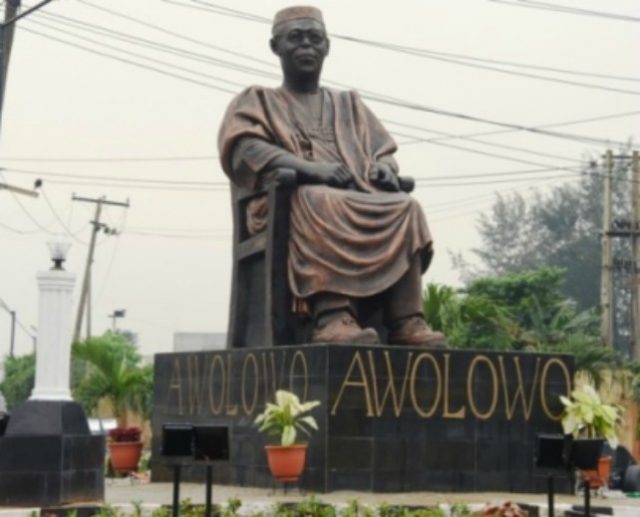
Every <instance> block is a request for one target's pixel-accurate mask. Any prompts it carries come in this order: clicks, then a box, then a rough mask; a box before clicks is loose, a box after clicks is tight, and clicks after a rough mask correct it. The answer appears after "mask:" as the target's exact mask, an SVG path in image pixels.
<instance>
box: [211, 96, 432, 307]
mask: <svg viewBox="0 0 640 517" xmlns="http://www.w3.org/2000/svg"><path fill="white" fill-rule="evenodd" d="M320 95H322V96H323V99H322V110H321V113H322V114H321V117H320V120H312V118H310V117H309V111H310V110H309V109H307V108H308V104H307V103H306V102H305V98H304V97H300V96H298V95H296V96H294V95H293V94H291V93H290V92H288V91H286V90H285V89H284V88H276V89H271V88H263V87H258V86H253V87H251V88H248V89H247V90H245V91H244V92H242V93H241V94H240V95H238V96H237V97H236V98H235V99H234V100H233V101H232V102H231V104H230V106H229V108H228V109H227V112H226V114H225V117H224V120H223V122H222V125H221V128H220V133H219V139H218V146H219V151H220V160H221V163H222V168H223V170H224V172H225V173H226V174H227V176H228V177H229V178H230V179H231V181H233V182H235V183H236V184H238V185H241V186H244V187H250V188H252V187H256V186H257V185H260V184H261V182H262V181H263V180H264V175H265V174H266V173H267V172H268V170H269V164H270V162H272V161H273V160H274V159H275V158H276V157H277V156H278V155H279V154H281V153H291V154H293V155H295V156H297V157H300V158H303V159H305V160H308V161H319V162H342V163H343V164H345V165H346V166H347V168H348V169H349V171H351V173H352V174H353V183H352V186H351V188H349V189H338V188H333V187H329V186H326V185H301V186H299V187H298V188H297V189H296V190H295V192H294V193H293V195H292V199H291V215H290V242H289V254H288V257H289V258H288V265H287V269H288V278H289V286H290V288H291V291H292V293H293V294H294V296H295V297H296V298H298V299H307V298H308V297H310V296H312V295H314V294H317V293H323V292H329V293H336V294H341V295H345V296H348V297H356V298H360V297H366V296H371V295H375V294H378V293H381V292H383V291H385V290H386V289H388V288H389V287H391V286H392V285H393V284H395V283H396V282H397V281H398V280H399V279H400V278H401V277H402V275H403V274H404V273H405V272H406V271H407V270H408V269H409V266H410V264H411V262H412V261H413V260H415V258H416V255H419V257H420V259H421V264H422V270H423V271H424V270H425V269H426V268H427V266H428V264H429V262H430V259H431V255H432V250H431V242H432V241H431V235H430V232H429V228H428V226H427V222H426V219H425V217H424V214H423V212H422V210H421V208H420V206H419V204H418V203H417V202H416V201H415V200H414V199H413V198H411V197H410V196H408V195H407V194H405V193H402V192H385V191H381V190H379V189H378V188H377V187H376V186H374V185H373V184H372V183H371V181H370V180H369V172H370V170H371V168H372V166H373V165H374V164H375V163H376V162H377V161H380V160H383V161H386V162H387V163H389V164H390V165H391V166H392V167H393V166H394V164H395V161H394V160H393V158H392V154H393V153H394V152H395V150H396V145H395V142H394V141H393V139H392V138H391V136H390V135H389V134H388V133H387V131H386V130H385V129H384V127H383V126H382V124H381V123H380V121H379V120H378V119H377V118H376V117H375V116H374V115H373V113H371V111H370V110H369V109H368V108H367V107H366V106H365V105H364V103H363V102H362V100H361V99H360V97H359V95H358V94H357V93H356V92H354V91H335V90H330V89H325V88H322V89H321V93H320ZM267 210H268V208H267V206H266V199H265V198H262V199H260V200H258V201H257V202H256V203H255V204H253V205H252V206H250V207H248V227H249V231H250V232H251V233H255V232H257V231H260V230H261V229H262V228H263V226H264V220H265V217H264V216H265V214H266V211H267Z"/></svg>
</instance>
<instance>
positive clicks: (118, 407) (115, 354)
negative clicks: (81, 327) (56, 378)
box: [72, 332, 153, 472]
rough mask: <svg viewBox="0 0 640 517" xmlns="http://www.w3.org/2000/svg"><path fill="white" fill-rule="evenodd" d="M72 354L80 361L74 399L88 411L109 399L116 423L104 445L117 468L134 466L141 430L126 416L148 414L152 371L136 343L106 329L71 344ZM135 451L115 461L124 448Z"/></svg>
mask: <svg viewBox="0 0 640 517" xmlns="http://www.w3.org/2000/svg"><path fill="white" fill-rule="evenodd" d="M72 351H73V356H74V358H75V359H76V360H78V361H81V362H80V364H79V367H81V368H82V370H83V371H81V372H80V373H79V375H80V376H81V379H80V380H79V382H78V385H77V387H76V389H75V397H76V399H77V400H78V401H79V402H80V403H81V404H82V405H83V407H84V408H85V410H86V411H87V412H88V413H90V414H91V413H93V414H95V413H97V410H98V406H99V404H100V403H101V402H104V401H106V402H108V405H109V406H110V409H111V413H112V414H113V416H114V417H115V418H116V421H117V425H118V427H116V428H115V429H113V430H111V431H110V432H109V435H108V441H107V447H108V449H109V454H110V460H111V464H112V465H113V468H114V470H115V471H117V472H131V471H135V470H137V465H138V462H139V461H140V455H141V453H142V441H141V439H140V435H141V430H140V428H139V427H130V426H129V422H128V417H129V415H130V414H131V413H136V414H138V415H140V416H141V417H143V418H145V419H146V418H148V414H149V413H150V401H151V396H152V390H153V371H152V368H151V367H150V366H142V365H141V364H140V362H141V358H140V355H139V353H138V351H137V350H136V348H135V346H134V345H133V344H132V343H131V342H129V341H128V340H127V339H126V338H125V337H124V336H123V335H120V334H114V333H111V332H107V333H106V334H104V335H103V336H99V337H94V338H90V339H87V340H86V341H82V342H77V343H74V344H73V348H72ZM125 449H126V450H128V452H127V453H131V454H136V457H135V458H130V459H129V460H127V463H126V464H117V463H118V462H119V461H120V460H119V459H116V457H118V458H119V457H120V456H121V455H122V451H123V450H125Z"/></svg>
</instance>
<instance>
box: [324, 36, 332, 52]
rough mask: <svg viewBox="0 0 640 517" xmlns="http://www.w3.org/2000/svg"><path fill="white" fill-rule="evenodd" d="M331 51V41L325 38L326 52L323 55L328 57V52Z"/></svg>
mask: <svg viewBox="0 0 640 517" xmlns="http://www.w3.org/2000/svg"><path fill="white" fill-rule="evenodd" d="M330 49H331V40H330V39H329V38H327V51H326V52H325V53H324V55H325V56H328V55H329V50H330Z"/></svg>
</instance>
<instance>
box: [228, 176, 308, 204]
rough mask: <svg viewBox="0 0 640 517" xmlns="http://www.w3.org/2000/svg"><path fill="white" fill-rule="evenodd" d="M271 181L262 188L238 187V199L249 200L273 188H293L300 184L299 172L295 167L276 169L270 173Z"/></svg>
mask: <svg viewBox="0 0 640 517" xmlns="http://www.w3.org/2000/svg"><path fill="white" fill-rule="evenodd" d="M268 175H269V176H270V178H269V181H268V182H267V184H266V185H262V186H261V187H260V188H256V189H248V188H245V187H236V190H235V192H236V199H237V200H238V201H248V200H250V199H251V198H254V197H259V196H262V195H264V194H267V193H268V192H269V191H270V190H271V189H272V188H275V189H276V190H280V189H292V188H294V187H296V186H297V185H298V173H297V172H296V171H295V170H294V169H274V170H273V171H272V172H271V173H270V174H269V173H268Z"/></svg>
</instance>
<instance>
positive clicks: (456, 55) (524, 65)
mask: <svg viewBox="0 0 640 517" xmlns="http://www.w3.org/2000/svg"><path fill="white" fill-rule="evenodd" d="M331 36H332V37H337V38H338V39H344V40H348V41H352V42H354V43H361V44H364V45H372V46H377V47H380V48H385V49H387V50H393V51H398V52H405V53H410V54H425V55H435V56H443V57H450V58H457V59H466V60H470V61H478V62H480V63H492V64H497V65H502V66H512V67H516V68H525V69H531V70H544V71H547V72H555V73H559V74H567V75H575V76H580V77H594V78H598V79H610V80H615V81H628V82H640V77H631V76H626V75H625V76H621V75H613V74H602V73H595V72H585V71H580V70H570V69H566V68H556V67H550V66H541V65H532V64H530V63H521V62H517V61H507V60H502V59H489V58H483V57H478V56H472V55H469V54H459V53H454V52H443V51H441V50H433V49H426V48H417V47H410V46H407V45H397V44H393V43H386V42H380V41H375V40H369V39H364V38H358V37H355V36H345V35H340V34H331Z"/></svg>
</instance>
